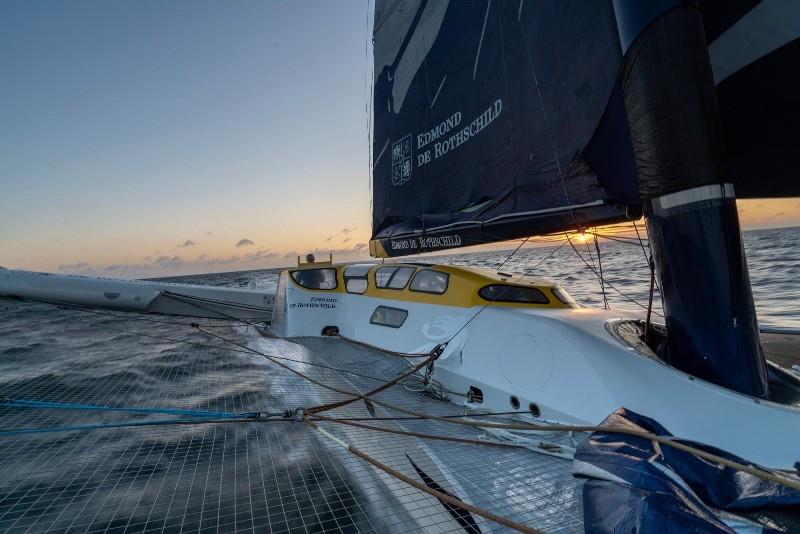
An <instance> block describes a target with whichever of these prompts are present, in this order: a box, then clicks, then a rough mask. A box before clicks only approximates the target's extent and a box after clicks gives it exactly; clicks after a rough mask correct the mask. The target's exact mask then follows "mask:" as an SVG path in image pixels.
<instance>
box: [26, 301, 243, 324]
mask: <svg viewBox="0 0 800 534" xmlns="http://www.w3.org/2000/svg"><path fill="white" fill-rule="evenodd" d="M25 300H27V301H30V302H38V303H40V304H49V305H51V306H56V307H58V308H64V309H72V310H76V311H80V312H84V313H91V314H93V315H101V316H104V317H109V318H112V319H116V320H119V321H144V322H148V323H158V324H168V325H177V326H192V324H194V323H186V322H182V321H167V320H164V319H153V318H152V317H141V316H138V315H131V316H130V317H128V316H123V315H119V314H116V313H109V312H102V311H100V310H96V309H92V308H91V307H90V306H81V305H80V304H67V303H64V302H57V301H53V300H42V299H32V298H26V299H25ZM219 320H221V321H227V320H231V319H219ZM232 320H234V321H236V323H238V324H221V325H220V324H205V325H203V327H204V328H229V327H232V326H241V325H245V324H248V323H246V322H244V321H241V320H240V319H232Z"/></svg>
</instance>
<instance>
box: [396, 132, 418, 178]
mask: <svg viewBox="0 0 800 534" xmlns="http://www.w3.org/2000/svg"><path fill="white" fill-rule="evenodd" d="M413 169H414V164H413V162H412V160H411V134H408V135H406V136H405V137H403V138H402V139H400V140H399V141H396V142H395V143H393V144H392V185H394V186H398V185H403V184H404V183H406V182H407V181H409V180H410V179H411V171H412V170H413Z"/></svg>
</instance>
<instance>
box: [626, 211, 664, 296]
mask: <svg viewBox="0 0 800 534" xmlns="http://www.w3.org/2000/svg"><path fill="white" fill-rule="evenodd" d="M631 222H632V223H633V229H634V230H636V237H638V238H639V244H640V245H641V246H642V254H644V261H645V262H646V263H647V268H648V269H649V268H650V264H651V263H652V261H653V250H652V248H651V247H650V240H649V239H648V240H647V248H648V249H650V255H649V256H650V257H649V258H648V254H647V251H646V250H645V249H644V242H643V241H642V236H641V235H639V227H638V226H636V221H631ZM654 283H655V286H656V289H657V290H658V292H659V293H661V286H660V285H659V284H658V280H655V281H654Z"/></svg>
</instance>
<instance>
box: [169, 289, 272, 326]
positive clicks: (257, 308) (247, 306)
mask: <svg viewBox="0 0 800 534" xmlns="http://www.w3.org/2000/svg"><path fill="white" fill-rule="evenodd" d="M160 294H161V295H163V296H165V297H170V298H172V299H174V300H180V299H183V300H189V301H199V302H208V303H210V304H219V305H221V306H228V307H231V308H240V309H243V310H249V311H257V312H269V311H272V309H267V308H264V307H261V306H254V305H252V304H241V303H238V302H230V301H227V300H217V299H210V298H206V297H196V296H193V295H184V294H183V293H174V292H172V291H167V290H164V291H161V292H160ZM209 311H214V312H215V313H219V314H220V315H222V316H224V317H228V318H230V316H229V315H225V314H224V313H221V312H217V311H216V310H209ZM233 320H236V321H244V320H245V319H236V318H233Z"/></svg>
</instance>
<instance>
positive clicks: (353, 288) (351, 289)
mask: <svg viewBox="0 0 800 534" xmlns="http://www.w3.org/2000/svg"><path fill="white" fill-rule="evenodd" d="M344 287H345V289H347V292H348V293H358V294H359V295H360V294H362V293H364V292H365V291H366V290H367V279H366V278H346V279H345V283H344Z"/></svg>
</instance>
